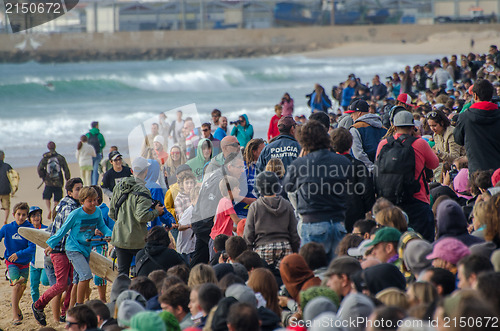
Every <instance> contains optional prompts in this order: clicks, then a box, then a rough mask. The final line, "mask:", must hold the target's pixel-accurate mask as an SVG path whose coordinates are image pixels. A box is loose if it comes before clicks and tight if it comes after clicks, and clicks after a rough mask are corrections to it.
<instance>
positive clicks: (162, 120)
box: [158, 112, 170, 151]
mask: <svg viewBox="0 0 500 331" xmlns="http://www.w3.org/2000/svg"><path fill="white" fill-rule="evenodd" d="M158 124H159V125H160V131H159V133H158V134H159V135H160V136H162V137H163V138H164V139H165V144H164V145H163V149H164V150H166V151H168V134H169V132H170V124H169V123H167V115H165V113H163V112H162V113H160V115H158Z"/></svg>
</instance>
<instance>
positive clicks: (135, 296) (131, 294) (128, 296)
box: [115, 290, 146, 308]
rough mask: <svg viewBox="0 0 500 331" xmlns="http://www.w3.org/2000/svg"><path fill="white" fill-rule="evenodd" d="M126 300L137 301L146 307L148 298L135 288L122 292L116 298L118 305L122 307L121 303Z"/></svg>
mask: <svg viewBox="0 0 500 331" xmlns="http://www.w3.org/2000/svg"><path fill="white" fill-rule="evenodd" d="M125 300H134V301H137V302H138V303H139V304H140V305H141V306H143V307H144V308H146V299H144V297H143V296H142V295H141V294H140V293H139V292H136V291H133V290H125V291H123V292H122V293H120V295H119V296H118V298H116V303H115V305H116V307H118V308H120V304H121V303H122V302H123V301H125Z"/></svg>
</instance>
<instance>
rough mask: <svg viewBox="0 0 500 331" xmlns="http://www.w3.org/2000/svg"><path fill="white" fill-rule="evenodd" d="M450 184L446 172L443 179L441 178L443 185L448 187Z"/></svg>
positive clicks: (448, 175) (448, 174)
mask: <svg viewBox="0 0 500 331" xmlns="http://www.w3.org/2000/svg"><path fill="white" fill-rule="evenodd" d="M450 184H451V180H450V172H449V171H447V172H446V173H445V174H444V177H443V185H444V186H450Z"/></svg>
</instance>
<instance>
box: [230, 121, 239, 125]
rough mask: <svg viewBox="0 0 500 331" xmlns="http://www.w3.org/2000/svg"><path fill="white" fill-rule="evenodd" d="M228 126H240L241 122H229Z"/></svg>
mask: <svg viewBox="0 0 500 331" xmlns="http://www.w3.org/2000/svg"><path fill="white" fill-rule="evenodd" d="M229 124H231V125H239V124H241V121H240V120H237V121H232V122H229Z"/></svg>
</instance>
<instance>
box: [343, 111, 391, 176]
mask: <svg viewBox="0 0 500 331" xmlns="http://www.w3.org/2000/svg"><path fill="white" fill-rule="evenodd" d="M349 132H350V133H351V135H352V150H351V154H352V155H353V156H354V157H355V158H356V159H358V160H360V161H361V162H363V163H364V164H365V165H366V167H367V168H368V170H370V171H373V167H374V165H373V163H374V162H375V154H376V152H377V146H378V143H379V142H380V140H381V139H382V137H383V136H384V135H385V134H386V133H387V130H386V129H385V128H384V126H383V125H382V120H381V118H380V116H378V115H376V114H365V115H363V116H361V117H360V118H358V119H357V120H356V121H354V124H353V125H352V126H351V128H350V129H349Z"/></svg>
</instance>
